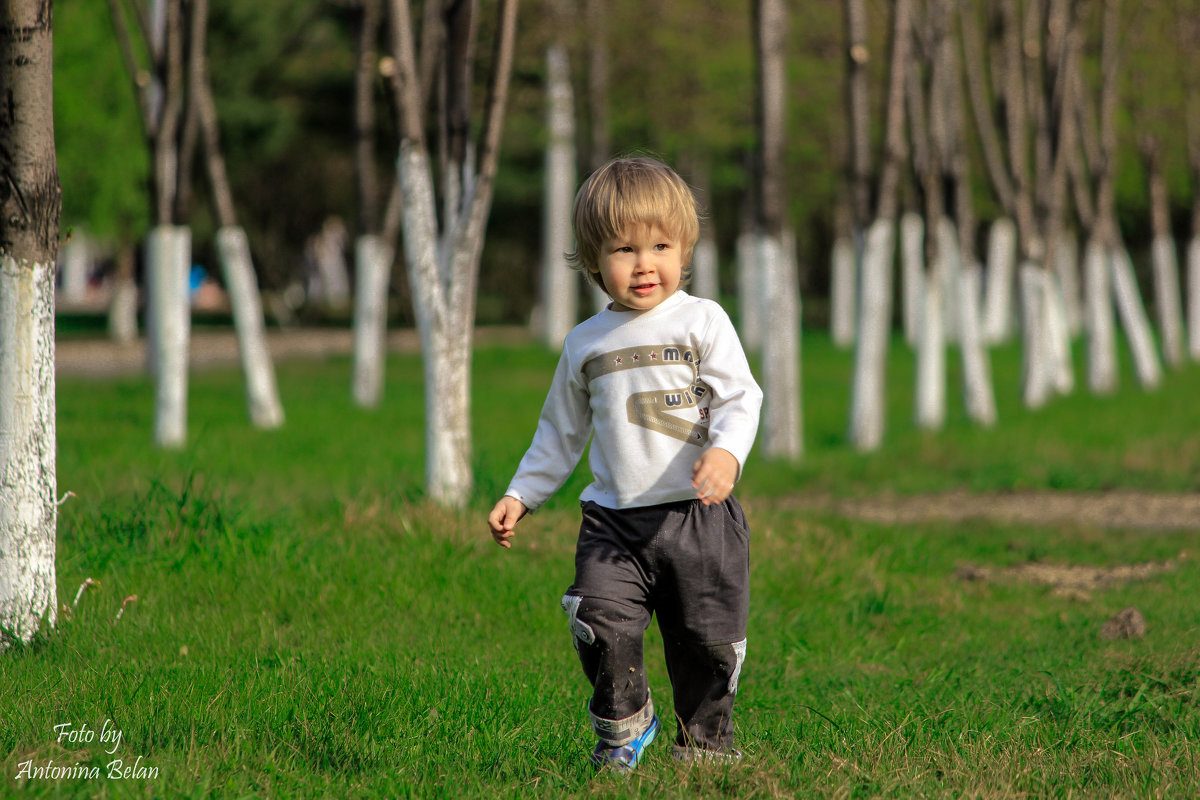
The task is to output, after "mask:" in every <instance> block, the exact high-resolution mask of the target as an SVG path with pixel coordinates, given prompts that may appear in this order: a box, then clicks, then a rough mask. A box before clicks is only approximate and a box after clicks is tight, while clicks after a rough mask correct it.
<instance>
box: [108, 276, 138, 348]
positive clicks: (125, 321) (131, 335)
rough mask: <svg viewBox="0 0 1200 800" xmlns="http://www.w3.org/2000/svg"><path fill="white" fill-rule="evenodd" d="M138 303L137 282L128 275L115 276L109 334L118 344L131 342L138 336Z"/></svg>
mask: <svg viewBox="0 0 1200 800" xmlns="http://www.w3.org/2000/svg"><path fill="white" fill-rule="evenodd" d="M137 304H138V288H137V284H136V283H134V282H133V281H132V280H131V279H129V278H127V277H118V278H115V279H114V280H113V291H112V298H111V299H110V300H109V306H108V336H109V338H110V339H112V340H113V341H114V342H116V343H117V344H129V343H131V342H132V341H133V340H134V339H136V338H137V335H138V323H137Z"/></svg>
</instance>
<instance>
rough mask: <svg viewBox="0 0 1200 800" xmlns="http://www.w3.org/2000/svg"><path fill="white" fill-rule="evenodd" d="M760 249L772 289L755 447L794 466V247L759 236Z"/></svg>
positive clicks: (798, 452) (798, 446) (799, 451)
mask: <svg viewBox="0 0 1200 800" xmlns="http://www.w3.org/2000/svg"><path fill="white" fill-rule="evenodd" d="M758 247H759V264H760V265H761V270H762V277H763V286H764V288H767V287H769V289H770V291H769V292H768V293H767V295H766V303H765V305H766V319H765V322H764V331H763V345H762V354H763V369H764V371H765V372H766V378H765V380H764V381H763V384H764V386H763V428H762V434H761V435H760V436H759V442H760V443H761V444H760V446H761V447H762V451H763V455H764V456H766V457H767V458H770V459H792V460H794V459H798V458H800V457H801V456H802V455H803V450H804V446H803V442H802V439H801V435H800V418H801V417H800V400H801V398H800V295H799V292H798V291H797V282H796V260H795V243H794V241H791V240H790V237H789V236H787V235H786V234H785V236H784V237H783V238H782V239H776V238H775V237H773V236H769V235H763V236H761V237H760V238H759V240H758ZM759 296H760V297H762V296H763V295H762V294H760V295H759ZM768 332H769V334H768Z"/></svg>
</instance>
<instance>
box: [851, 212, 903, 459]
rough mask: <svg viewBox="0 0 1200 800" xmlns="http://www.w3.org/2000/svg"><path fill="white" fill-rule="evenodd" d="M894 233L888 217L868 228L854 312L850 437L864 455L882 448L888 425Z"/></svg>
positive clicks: (894, 228)
mask: <svg viewBox="0 0 1200 800" xmlns="http://www.w3.org/2000/svg"><path fill="white" fill-rule="evenodd" d="M895 230H896V226H895V223H894V222H893V221H892V220H890V219H886V218H885V219H877V220H875V222H874V223H873V224H872V225H871V227H870V229H868V231H867V238H866V247H865V248H864V250H863V260H862V265H863V269H862V281H861V285H862V291H861V292H860V293H859V303H860V305H859V308H858V313H857V315H855V314H854V312H853V310H852V311H851V312H850V313H851V317H855V316H856V317H857V320H858V332H857V339H858V347H856V348H855V351H854V382H853V384H852V388H851V398H850V428H849V432H848V437H849V439H850V444H851V445H852V446H853V447H854V449H856V450H857V451H859V452H860V453H865V452H870V451H873V450H876V449H878V448H879V446H880V445H881V444H882V443H883V434H884V430H885V428H886V425H887V420H886V390H887V350H888V340H889V338H890V335H891V327H892V326H891V321H892V266H893V263H894V254H895V237H896V234H895ZM851 246H852V247H853V245H851ZM851 259H852V260H853V253H851ZM852 266H853V264H852ZM852 338H853V337H852Z"/></svg>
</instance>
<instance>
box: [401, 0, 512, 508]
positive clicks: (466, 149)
mask: <svg viewBox="0 0 1200 800" xmlns="http://www.w3.org/2000/svg"><path fill="white" fill-rule="evenodd" d="M388 7H389V12H390V14H389V21H390V24H391V25H392V34H393V35H392V42H393V47H394V49H395V53H394V57H395V61H396V73H397V84H396V85H397V87H398V89H399V98H398V102H399V105H400V108H401V112H402V113H401V115H400V152H399V156H398V158H397V179H398V182H399V187H400V193H401V195H402V197H403V208H404V214H403V223H402V225H403V240H404V251H405V256H406V260H407V264H408V273H409V281H410V284H411V286H412V291H413V305H414V312H415V315H416V318H417V329H418V333H419V335H420V340H421V353H422V357H423V361H424V373H425V475H426V490H427V491H428V493H429V496H430V497H431V498H432V499H433V500H434V501H435V502H438V503H441V504H444V505H450V506H461V505H463V504H464V503H465V502H466V501H467V498H468V496H469V494H470V491H471V484H472V476H471V429H470V375H471V373H470V365H471V347H472V333H473V330H474V317H475V295H476V286H477V283H478V275H479V258H480V253H481V250H482V247H483V236H484V228H485V223H486V221H487V215H488V212H489V210H490V208H491V201H492V190H493V181H494V178H495V174H496V167H497V161H498V158H499V144H500V132H501V123H502V121H503V116H504V108H505V104H506V102H507V97H508V84H509V77H510V75H511V72H512V62H513V49H514V40H515V35H516V19H517V4H516V2H515V0H502V2H501V3H500V4H499V7H498V15H499V16H498V24H497V27H496V40H495V49H494V51H493V58H492V63H491V74H490V81H491V82H490V84H489V87H488V92H487V97H486V100H485V105H484V112H483V120H482V124H481V127H480V137H479V140H478V143H477V144H474V145H473V144H472V143H471V142H470V139H469V134H470V110H471V102H470V101H471V96H470V94H471V88H472V80H471V77H472V75H471V67H472V56H473V52H472V47H471V44H472V42H473V40H474V31H475V23H476V19H475V11H476V9H475V3H473V2H469V0H464V1H463V2H458V3H454V4H453V5H450V6H447V7H446V9H445V12H446V13H445V15H444V16H443V24H444V26H445V27H444V29H443V30H444V33H445V47H444V54H445V60H444V62H443V63H444V70H445V71H444V73H443V76H444V77H443V80H444V81H445V100H444V102H443V104H442V109H441V111H442V116H441V118H440V119H439V120H438V121H437V125H436V126H434V127H436V128H437V129H439V130H440V131H442V132H444V133H443V135H444V136H445V139H444V152H445V163H444V165H443V168H442V169H441V170H440V171H439V173H440V175H441V176H442V181H443V183H442V186H443V189H442V198H441V200H442V203H441V206H442V209H443V214H442V218H441V219H440V220H439V218H438V204H437V200H436V196H435V191H434V169H433V163H432V159H431V158H430V153H429V148H428V145H427V140H426V135H425V130H426V124H427V122H429V121H430V120H429V119H428V116H427V114H426V111H425V108H424V106H423V104H422V103H421V97H420V91H419V86H420V84H419V81H418V71H417V60H416V47H415V43H414V37H413V28H412V20H411V14H410V11H409V4H408V2H407V0H388Z"/></svg>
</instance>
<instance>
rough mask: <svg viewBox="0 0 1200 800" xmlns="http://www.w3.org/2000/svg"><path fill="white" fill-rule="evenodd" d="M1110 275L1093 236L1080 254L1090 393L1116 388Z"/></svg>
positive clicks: (1102, 249)
mask: <svg viewBox="0 0 1200 800" xmlns="http://www.w3.org/2000/svg"><path fill="white" fill-rule="evenodd" d="M1111 275H1112V273H1111V271H1110V269H1109V261H1108V251H1107V249H1106V248H1105V246H1104V244H1103V243H1102V242H1100V241H1099V240H1098V239H1096V238H1095V237H1092V238H1090V239H1089V240H1088V243H1087V246H1086V247H1085V248H1084V253H1083V311H1084V333H1085V334H1086V335H1087V354H1088V389H1089V390H1090V391H1091V392H1092V393H1093V394H1111V393H1112V392H1113V391H1115V390H1116V388H1117V339H1116V328H1115V325H1114V320H1113V304H1112V281H1111V280H1110V278H1111Z"/></svg>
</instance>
